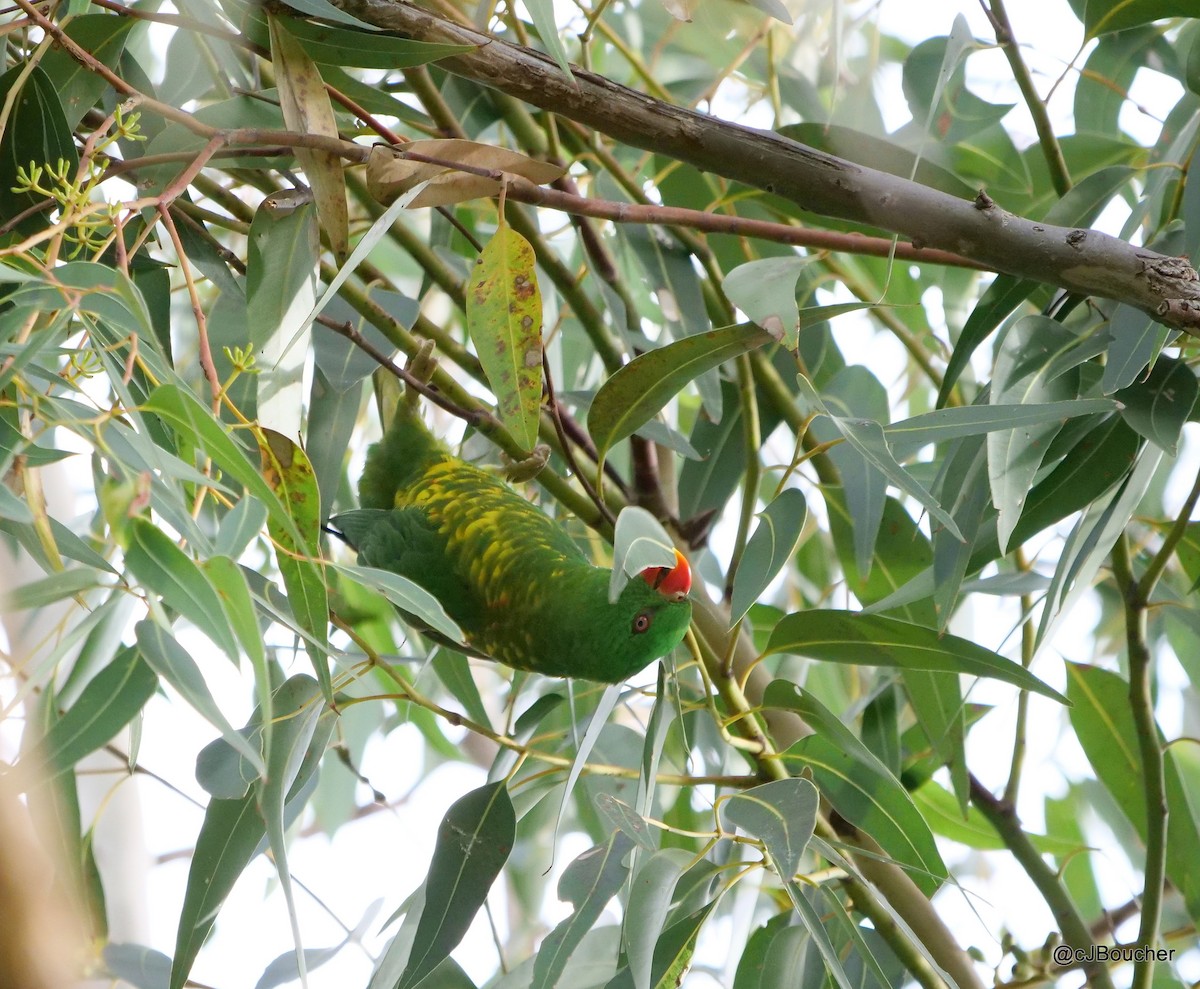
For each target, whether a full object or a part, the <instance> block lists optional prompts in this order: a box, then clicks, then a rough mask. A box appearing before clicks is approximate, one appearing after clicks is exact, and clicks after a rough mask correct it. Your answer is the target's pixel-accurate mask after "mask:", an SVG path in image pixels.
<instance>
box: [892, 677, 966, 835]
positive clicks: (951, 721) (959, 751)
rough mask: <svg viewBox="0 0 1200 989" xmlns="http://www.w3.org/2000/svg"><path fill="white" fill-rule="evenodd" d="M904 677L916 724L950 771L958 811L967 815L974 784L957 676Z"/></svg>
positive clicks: (960, 688) (960, 690) (960, 687)
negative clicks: (971, 781) (966, 746)
mask: <svg viewBox="0 0 1200 989" xmlns="http://www.w3.org/2000/svg"><path fill="white" fill-rule="evenodd" d="M902 676H903V678H904V689H905V692H906V693H907V694H908V699H909V701H910V702H911V704H912V709H913V714H914V715H916V719H917V723H918V724H919V725H920V726H921V730H922V731H923V732H924V733H925V737H926V738H928V739H929V743H930V745H932V746H933V749H934V751H935V752H937V754H938V758H939V759H940V760H941V762H942V764H943V765H945V766H947V767H948V768H949V770H950V780H951V783H952V784H953V786H954V793H955V796H957V797H958V802H959V808H960V810H961V812H962V813H964V814H965V813H966V812H967V805H968V803H969V802H970V799H971V783H970V778H969V776H968V773H967V761H966V751H965V744H966V723H965V718H964V713H965V711H964V705H963V695H962V685H961V684H960V683H959V678H958V675H957V674H954V673H933V672H930V671H928V670H905V671H904V673H903V674H902Z"/></svg>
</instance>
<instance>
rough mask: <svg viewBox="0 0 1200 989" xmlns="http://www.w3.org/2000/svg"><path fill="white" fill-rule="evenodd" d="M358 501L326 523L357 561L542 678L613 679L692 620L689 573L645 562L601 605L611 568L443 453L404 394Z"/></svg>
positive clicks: (640, 664) (374, 450)
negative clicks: (399, 582) (385, 573)
mask: <svg viewBox="0 0 1200 989" xmlns="http://www.w3.org/2000/svg"><path fill="white" fill-rule="evenodd" d="M358 490H359V501H360V502H361V504H362V506H363V507H362V508H361V509H359V510H357V511H351V512H346V513H344V514H342V515H339V516H337V517H336V518H334V519H333V520H332V522H333V524H334V525H335V526H336V527H337V529H339V530H340V531H341V533H342V535H343V536H344V538H345V539H346V541H347V542H348V543H349V544H350V546H352V547H353V548H354V549H356V550H357V551H358V560H359V563H361V564H364V565H366V566H371V567H377V568H379V569H381V570H390V571H392V572H393V573H397V574H400V575H401V576H402V577H407V578H408V579H409V580H412V581H414V582H416V583H418V584H420V585H421V586H422V587H424V588H425V589H426V590H427V591H429V592H430V593H431V594H433V595H434V597H436V598H437V599H438V600H439V601H440V602H441V604H442V607H443V608H445V610H446V613H447V614H448V615H449V616H450V617H451V618H453V619H454V621H455V622H456V623H457V624H458V626H459V628H460V629H462V632H463V636H464V639H465V641H466V643H467V645H468V646H469V647H470V651H471V652H473V653H475V654H478V655H480V656H485V657H488V658H490V659H493V660H497V661H498V662H501V663H504V664H505V665H507V666H511V667H513V668H515V669H519V670H531V671H533V672H535V673H543V674H545V675H547V676H557V677H577V678H581V679H584V680H595V681H598V682H600V683H621V682H622V681H624V680H626V679H627V678H628V677H630V676H632V675H633V674H634V673H637V672H638V671H639V670H641V669H643V668H645V667H646V666H647V665H649V664H650V663H651V662H653V661H654V660H656V659H658V658H659V657H661V656H665V655H666V654H667V653H669V652H670V651H671V650H672V649H674V648H675V646H676V645H678V644H679V642H680V641H681V640H682V639H683V636H684V633H685V632H686V631H687V627H688V623H689V622H690V621H691V614H692V606H691V603H690V602H689V601H688V600H687V595H688V591H689V590H690V589H691V571H690V569H689V568H688V563H687V560H686V559H685V558H684V557H683V555H682V554H681V553H680V552H679V551H678V550H676V551H675V558H676V562H675V565H674V566H673V567H652V568H649V569H647V570H644V571H642V573H641V574H640V575H639V577H640V578H641V579H637V578H635V579H633V580H630V581H629V582H628V583H627V584H626V585H625V587H624V588H623V589H622V591H621V593H620V596H619V597H618V598H617V600H616V601H613V602H610V601H609V583H610V580H611V577H612V572H611V571H610V570H608V569H605V568H602V567H597V566H593V565H592V563H591V562H589V561H588V559H587V558H586V557H585V556H584V555H583V553H582V552H581V551H580V549H579V547H577V546H576V545H575V543H574V542H573V541H572V540H571V538H570V537H569V536H568V535H567V534H566V532H564V531H563V529H562V528H560V527H559V526H558V525H557V524H556V523H555V522H553V521H552V520H551V519H550V518H549V517H548V516H546V515H544V514H543V513H542V512H540V511H539V510H538V509H537V508H535V507H534V506H533V505H531V504H530V503H529V502H527V501H526V500H525V499H524V498H522V497H520V496H519V495H518V494H517V493H516V492H515V491H513V490H512V488H510V487H509V486H508V485H507V484H505V483H504V482H503V481H501V480H499V479H498V478H496V477H494V476H493V475H492V474H490V473H488V472H487V471H485V470H481V469H480V468H478V467H473V466H471V465H470V464H468V463H465V462H464V461H462V460H460V459H459V458H458V457H455V456H454V455H453V454H451V453H450V452H449V451H448V450H447V449H446V448H445V447H444V446H443V445H442V444H441V443H439V442H438V441H437V440H436V439H434V437H433V436H432V435H431V434H430V432H429V430H428V429H426V428H425V425H424V423H422V422H421V419H420V416H419V414H418V412H417V410H416V408H415V407H414V405H413V404H412V403H411V402H409V401H407V400H402V401H400V402H399V403H398V405H397V407H396V415H395V419H394V420H393V422H392V424H391V425H390V427H388V428H387V429H386V430H385V431H384V436H383V439H382V440H381V441H380V442H379V443H376V444H375V445H374V446H373V447H371V449H370V450H369V451H368V453H367V463H366V467H365V468H364V470H363V473H362V477H361V478H360V479H359V489H358Z"/></svg>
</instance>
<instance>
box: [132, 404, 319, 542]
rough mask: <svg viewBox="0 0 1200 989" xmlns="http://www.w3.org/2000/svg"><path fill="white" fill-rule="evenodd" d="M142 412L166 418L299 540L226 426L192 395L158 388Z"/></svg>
mask: <svg viewBox="0 0 1200 989" xmlns="http://www.w3.org/2000/svg"><path fill="white" fill-rule="evenodd" d="M142 411H143V412H149V413H152V414H153V415H157V416H160V417H161V418H163V419H166V420H167V421H168V422H169V423H170V424H171V425H172V426H173V427H174V428H175V430H176V431H177V432H179V433H180V434H181V435H182V436H183V437H185V438H186V439H187V441H188V442H189V443H192V444H194V445H195V446H198V447H199V448H200V449H202V450H203V451H204V452H205V453H207V454H208V455H209V456H210V457H212V459H213V460H215V461H216V462H217V463H218V464H219V465H220V466H221V468H222V469H223V470H225V471H227V472H228V473H229V475H230V476H231V477H233V478H234V479H235V480H237V481H238V482H239V483H240V484H241V485H242V486H243V487H245V488H246V490H247V491H248V492H249V493H250V494H252V495H253V496H254V497H255V498H257V499H258V500H259V501H261V502H262V503H263V504H264V505H266V507H267V515H268V518H272V519H274V520H275V522H276V523H277V524H279V525H281V526H283V527H285V528H287V529H288V530H289V532H290V533H291V536H292V538H293V539H297V540H298V539H300V533H299V532H297V531H296V529H295V524H294V523H293V522H292V517H291V516H290V515H289V514H288V512H287V510H286V509H285V508H284V507H283V504H282V503H281V502H280V500H279V499H278V498H277V497H276V496H275V492H274V491H272V490H271V488H270V487H269V486H268V485H267V482H266V481H264V480H263V478H262V475H261V474H260V473H259V472H258V470H257V469H256V468H255V467H254V466H253V465H252V464H251V463H250V461H249V459H247V457H246V454H245V453H244V452H243V451H242V448H241V447H239V446H238V445H237V443H235V442H234V441H233V439H232V438H231V437H230V435H229V427H227V426H225V425H224V424H223V423H221V422H220V421H218V420H217V418H216V417H215V416H214V415H213V414H212V412H211V411H210V410H209V409H207V408H205V407H204V406H203V405H201V404H200V402H199V401H198V400H197V399H196V397H195V396H194V395H193V394H192V393H191V392H188V391H185V390H183V389H182V388H180V387H178V386H177V385H159V386H158V387H157V388H155V389H154V391H153V392H152V393H151V394H150V398H149V399H148V400H147V401H146V403H145V404H144V405H143V406H142Z"/></svg>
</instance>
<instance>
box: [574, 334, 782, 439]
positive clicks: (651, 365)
mask: <svg viewBox="0 0 1200 989" xmlns="http://www.w3.org/2000/svg"><path fill="white" fill-rule="evenodd" d="M771 340H772V337H771V335H770V334H769V333H766V332H764V331H763V330H760V329H758V327H756V326H752V325H750V324H749V323H739V324H737V325H735V326H726V327H723V328H721V329H719V330H709V331H708V332H706V333H697V334H695V335H694V336H689V337H684V339H682V340H676V341H675V342H674V343H671V344H668V345H667V346H665V347H660V348H659V349H658V350H651V351H649V352H647V353H645V354H642V355H641V356H639V357H635V358H634V359H633V360H632V361H630V362H629V363H628V364H626V365H625V366H624V367H623V368H621V369H620V370H618V371H617V373H616V374H614V375H613V376H612V377H611V378H609V379H608V380H607V381H606V382H605V383H604V384H603V385H602V386H601V387H600V390H599V391H598V392H597V393H596V397H595V399H594V400H593V401H592V405H591V408H590V409H589V410H588V417H587V424H588V432H590V433H591V435H592V439H593V440H594V441H595V443H596V447H597V448H598V449H599V451H600V458H601V460H603V459H604V456H605V454H607V453H608V451H609V450H611V449H612V448H613V446H614V445H615V444H616V443H619V442H620V441H621V440H623V439H625V438H626V437H628V436H632V435H633V434H634V433H635V432H637V430H638V429H639V428H640V427H641V426H642V424H643V423H645V422H647V421H648V420H650V419H651V418H653V417H654V416H655V415H656V414H657V413H658V412H659V411H660V410H661V409H662V408H663V406H665V405H666V404H667V402H669V401H670V400H671V399H672V398H673V397H674V396H676V395H677V394H679V392H680V391H682V390H683V387H684V386H685V385H686V384H687V383H688V382H689V381H691V380H693V379H694V378H696V377H697V376H699V375H701V374H703V373H704V372H705V371H708V370H710V369H712V368H714V367H717V366H718V365H720V364H724V363H725V362H726V361H729V360H732V359H733V358H735V357H737V356H738V355H739V354H744V353H746V352H747V351H750V350H755V349H756V348H758V347H763V346H766V345H767V344H768V343H770V342H771Z"/></svg>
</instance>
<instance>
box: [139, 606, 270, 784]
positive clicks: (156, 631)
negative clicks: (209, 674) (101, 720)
mask: <svg viewBox="0 0 1200 989" xmlns="http://www.w3.org/2000/svg"><path fill="white" fill-rule="evenodd" d="M134 634H135V635H136V636H137V641H138V648H139V649H140V650H141V652H142V657H143V658H144V659H145V660H146V663H147V664H148V665H149V666H150V667H151V669H153V670H154V671H155V672H156V673H157V674H158V675H159V676H161V677H162V678H163V679H164V680H165V681H166V682H167V683H169V684H170V685H171V686H172V687H174V688H175V689H176V690H177V691H179V694H180V695H181V696H182V697H183V699H184V700H185V701H187V702H188V704H190V705H191V707H192V709H193V710H194V711H196V713H197V714H199V715H200V716H201V717H203V718H204V719H205V720H206V721H208V723H209V724H211V725H212V726H213V727H215V728H216V729H217V730H218V731H219V732H220V733H221V737H222V738H224V739H225V741H226V742H228V743H229V744H230V745H231V746H233V748H235V749H236V750H237V751H238V752H239V753H241V755H242V756H243V757H245V758H246V759H247V760H249V762H250V763H251V765H253V766H254V768H255V769H256V770H257V771H258V772H259V773H260V774H264V775H265V773H266V771H267V767H266V765H265V764H264V763H263V759H262V753H261V752H259V751H258V750H257V749H255V747H254V746H253V745H251V744H250V743H249V742H248V741H247V740H246V738H245V737H244V736H243V735H241V734H240V733H239V732H237V731H235V730H234V727H233V725H231V724H230V723H229V721H228V720H226V718H225V715H224V714H223V713H222V712H221V709H220V708H219V707H218V706H217V702H216V701H215V700H214V699H213V695H212V693H211V692H210V691H209V689H208V685H207V684H206V683H205V682H204V674H203V673H202V672H201V671H200V666H199V665H198V664H197V663H196V661H195V660H194V659H193V658H192V657H191V655H190V654H189V653H188V651H187V650H186V649H184V648H183V646H182V645H180V643H179V640H178V639H176V638H175V636H173V635H172V634H171V633H170V632H168V631H167V630H166V629H165V628H162V627H161V626H159V625H158V624H157V623H155V622H153V621H151V620H149V619H144V620H142V621H140V622H138V623H137V625H136V626H135V628H134Z"/></svg>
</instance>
